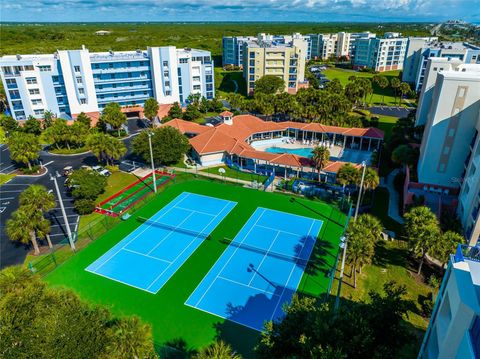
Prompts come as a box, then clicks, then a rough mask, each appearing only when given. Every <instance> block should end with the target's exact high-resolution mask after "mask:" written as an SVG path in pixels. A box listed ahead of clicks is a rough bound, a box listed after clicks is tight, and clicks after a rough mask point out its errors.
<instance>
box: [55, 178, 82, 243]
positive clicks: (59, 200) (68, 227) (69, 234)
mask: <svg viewBox="0 0 480 359" xmlns="http://www.w3.org/2000/svg"><path fill="white" fill-rule="evenodd" d="M50 180H52V181H53V183H54V184H55V190H56V191H57V196H58V202H59V203H60V209H61V210H62V216H63V221H64V222H65V227H66V229H67V235H68V242H69V243H70V247H71V248H72V250H74V251H75V250H76V248H75V243H74V242H73V237H72V232H71V231H70V225H69V224H68V220H67V213H66V212H65V207H64V206H63V200H62V195H61V194H60V188H58V182H57V178H56V177H55V176H52V175H50Z"/></svg>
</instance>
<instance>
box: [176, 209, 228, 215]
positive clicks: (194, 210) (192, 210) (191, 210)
mask: <svg viewBox="0 0 480 359" xmlns="http://www.w3.org/2000/svg"><path fill="white" fill-rule="evenodd" d="M175 208H178V209H182V210H184V211H189V212H195V213H201V214H205V215H207V216H211V217H214V216H215V217H216V216H218V213H217V214H216V215H215V214H211V213H207V212H202V211H197V210H196V209H190V208H183V207H175ZM224 208H225V207H224Z"/></svg>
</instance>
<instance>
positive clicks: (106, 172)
mask: <svg viewBox="0 0 480 359" xmlns="http://www.w3.org/2000/svg"><path fill="white" fill-rule="evenodd" d="M92 170H94V171H95V172H97V173H100V174H101V175H102V176H105V177H108V176H110V175H111V173H110V171H109V170H107V169H105V168H103V167H102V166H93V167H92Z"/></svg>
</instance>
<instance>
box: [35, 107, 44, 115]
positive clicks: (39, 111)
mask: <svg viewBox="0 0 480 359" xmlns="http://www.w3.org/2000/svg"><path fill="white" fill-rule="evenodd" d="M43 112H44V110H43V108H41V109H39V110H34V111H33V113H34V114H35V115H37V116H38V115H43Z"/></svg>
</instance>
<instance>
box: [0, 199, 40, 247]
mask: <svg viewBox="0 0 480 359" xmlns="http://www.w3.org/2000/svg"><path fill="white" fill-rule="evenodd" d="M38 220H40V217H39V216H33V217H32V213H31V212H29V211H28V210H27V209H26V208H22V207H20V208H19V209H17V210H16V211H15V212H13V213H12V217H11V218H10V219H8V220H7V223H6V232H7V236H8V237H9V238H10V239H11V240H12V241H17V242H20V243H23V244H28V243H30V242H32V244H33V248H34V251H35V254H36V255H38V254H40V249H39V247H38V242H37V236H36V233H35V230H36V227H37V224H38V223H37V221H38Z"/></svg>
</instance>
